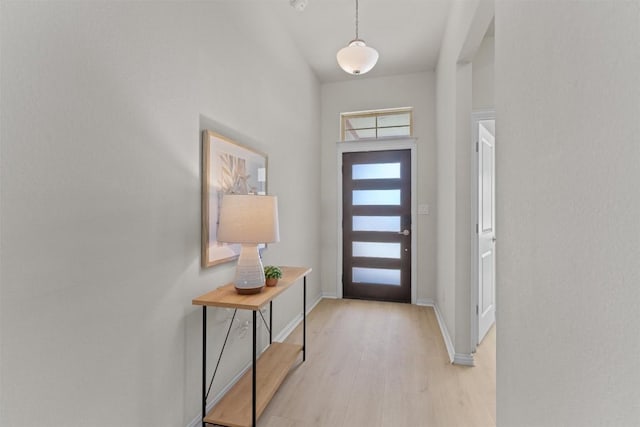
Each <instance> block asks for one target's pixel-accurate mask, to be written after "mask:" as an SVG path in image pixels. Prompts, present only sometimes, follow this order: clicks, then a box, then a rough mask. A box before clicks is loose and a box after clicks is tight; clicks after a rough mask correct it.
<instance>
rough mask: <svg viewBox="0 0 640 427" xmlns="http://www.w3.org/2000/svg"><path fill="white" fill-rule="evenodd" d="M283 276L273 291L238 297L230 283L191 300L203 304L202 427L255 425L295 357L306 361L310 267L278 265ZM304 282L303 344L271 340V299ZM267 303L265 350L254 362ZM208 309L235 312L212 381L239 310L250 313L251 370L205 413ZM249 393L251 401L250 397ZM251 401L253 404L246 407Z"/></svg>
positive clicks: (250, 426)
mask: <svg viewBox="0 0 640 427" xmlns="http://www.w3.org/2000/svg"><path fill="white" fill-rule="evenodd" d="M281 268H282V278H281V279H280V280H279V281H278V284H277V285H276V286H273V287H265V288H264V289H263V290H262V292H260V293H258V294H253V295H240V294H238V293H237V292H236V290H235V288H234V286H233V283H230V284H227V285H225V286H222V287H220V288H218V289H215V290H213V291H211V292H208V293H206V294H204V295H201V296H199V297H198V298H196V299H194V300H193V301H192V304H193V305H201V306H202V427H205V426H206V424H216V425H222V426H228V427H256V422H257V420H258V417H259V416H260V415H261V414H262V412H263V411H264V409H265V408H266V406H267V404H268V403H269V401H270V400H271V398H272V397H273V395H274V394H275V393H276V391H277V390H278V387H280V384H282V381H284V378H285V377H286V376H287V374H288V373H289V369H290V368H291V366H293V364H294V363H295V361H296V359H297V357H298V353H299V352H302V361H304V360H305V359H306V338H307V330H306V329H307V303H306V300H307V275H308V274H309V273H310V272H311V268H307V267H281ZM301 278H302V279H303V300H302V345H296V344H289V343H278V342H272V324H273V310H272V308H273V299H274V298H275V297H277V296H278V295H280V294H281V293H282V292H284V291H285V290H287V289H288V288H289V287H291V286H292V285H293V284H295V283H296V282H297V281H298V280H300V279H301ZM267 303H269V326H268V328H267V329H268V330H269V347H268V348H267V349H266V350H265V351H264V352H263V353H262V354H261V355H260V357H259V358H257V360H256V353H257V346H256V338H257V333H256V324H257V315H258V314H260V317H262V320H263V321H264V322H265V324H266V321H265V319H264V317H263V316H262V312H261V311H260V309H261V308H262V307H264V306H265V305H266V304H267ZM207 307H226V308H233V309H234V312H233V318H232V319H231V324H230V325H229V329H228V330H227V335H226V338H225V340H224V344H223V345H222V351H221V352H220V356H219V357H218V363H217V364H216V368H215V370H214V372H213V377H215V375H216V372H217V370H218V366H219V364H220V359H221V358H222V353H223V352H224V348H225V346H226V344H227V339H228V338H229V332H230V331H231V326H232V325H233V319H234V318H235V315H236V312H237V310H239V309H241V310H251V311H252V312H253V351H252V353H251V354H252V365H251V366H252V368H251V371H247V372H246V373H245V374H244V375H243V376H242V378H241V379H240V380H239V381H238V382H237V383H236V384H235V385H234V386H233V387H232V388H231V390H229V391H228V392H227V394H225V395H224V396H223V397H222V399H220V401H219V402H218V403H217V404H216V406H214V407H213V409H212V410H211V412H209V413H208V414H207V413H206V410H207V397H208V395H209V391H210V390H211V384H212V383H213V377H212V378H211V383H210V384H209V388H208V389H207ZM249 393H251V400H250V401H249V399H248V395H249ZM249 402H251V404H249Z"/></svg>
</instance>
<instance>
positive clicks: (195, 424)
mask: <svg viewBox="0 0 640 427" xmlns="http://www.w3.org/2000/svg"><path fill="white" fill-rule="evenodd" d="M249 368H251V362H249V363H247V365H246V366H245V367H244V368H242V369H241V370H240V372H239V373H238V375H236V376H235V377H233V378H232V379H231V381H229V384H227V385H226V386H224V388H223V389H222V390H220V392H219V393H218V394H216V395H215V397H214V398H213V399H212V400H211V401H210V402H209V403H207V410H206V413H207V414H208V413H209V411H211V410H212V409H213V407H214V406H215V405H216V404H217V403H218V402H219V401H220V399H222V397H223V396H224V395H225V394H227V392H228V391H229V390H231V387H233V386H234V385H235V384H236V383H237V382H238V381H240V378H242V376H243V375H244V373H245V372H247V371H248V370H249ZM200 426H202V415H201V414H199V415H197V416H196V417H195V418H194V419H192V420H191V422H190V423H189V424H187V427H200Z"/></svg>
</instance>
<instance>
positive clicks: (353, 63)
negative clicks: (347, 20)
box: [336, 0, 378, 76]
mask: <svg viewBox="0 0 640 427" xmlns="http://www.w3.org/2000/svg"><path fill="white" fill-rule="evenodd" d="M336 57H337V59H338V65H340V68H342V69H343V70H344V71H346V72H347V73H349V74H353V75H356V76H357V75H360V74H364V73H367V72H369V71H371V69H372V68H373V67H374V66H375V65H376V62H378V51H377V50H375V49H374V48H372V47H369V46H367V45H366V44H365V42H364V40H361V39H360V38H359V37H358V0H356V38H355V39H353V40H351V41H350V42H349V44H348V45H347V47H343V48H342V49H340V50H339V51H338V54H337V55H336Z"/></svg>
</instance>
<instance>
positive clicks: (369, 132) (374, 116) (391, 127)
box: [340, 107, 413, 141]
mask: <svg viewBox="0 0 640 427" xmlns="http://www.w3.org/2000/svg"><path fill="white" fill-rule="evenodd" d="M340 123H341V124H340V138H341V140H342V141H358V140H363V139H364V140H366V139H378V138H394V137H403V136H412V135H413V108H412V107H406V108H392V109H386V110H373V111H357V112H353V113H342V114H340Z"/></svg>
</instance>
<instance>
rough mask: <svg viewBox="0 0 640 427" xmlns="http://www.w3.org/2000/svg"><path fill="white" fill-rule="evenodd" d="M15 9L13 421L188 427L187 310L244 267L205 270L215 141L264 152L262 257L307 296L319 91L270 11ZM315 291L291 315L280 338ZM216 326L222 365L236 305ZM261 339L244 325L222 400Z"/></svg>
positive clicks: (138, 6) (1, 162) (117, 5)
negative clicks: (209, 137) (285, 271)
mask: <svg viewBox="0 0 640 427" xmlns="http://www.w3.org/2000/svg"><path fill="white" fill-rule="evenodd" d="M0 7H1V14H0V15H1V18H0V27H1V32H0V35H1V49H2V64H1V75H2V78H1V85H0V88H1V90H2V100H1V109H2V115H1V121H0V123H1V132H0V136H1V143H2V144H1V146H0V166H1V167H0V170H1V172H0V178H1V187H0V189H1V200H2V205H1V208H0V216H1V222H0V225H1V234H0V248H1V249H0V258H1V260H2V270H1V272H0V283H1V285H2V287H1V288H0V298H1V300H0V302H1V305H0V316H1V318H0V322H1V326H0V338H1V341H0V345H1V353H0V354H1V358H2V363H1V364H0V374H1V377H0V378H1V382H0V390H2V399H1V401H0V411H1V414H0V425H3V426H7V427H21V426H32V425H34V423H37V422H43V423H45V424H46V425H48V426H53V427H56V426H65V427H72V426H88V425H90V426H96V427H97V426H109V427H111V426H141V425H153V426H171V427H175V426H182V425H186V424H187V423H188V422H189V421H191V419H193V417H195V416H196V415H197V414H198V412H199V408H200V406H199V398H200V397H199V396H200V366H201V365H200V363H201V362H200V355H201V349H200V346H201V341H200V336H201V335H200V333H201V330H200V328H201V325H200V316H201V314H200V310H198V309H196V308H195V307H192V306H191V299H192V298H193V297H195V296H198V295H200V294H202V293H204V292H205V291H208V290H210V289H212V288H213V287H215V286H217V285H219V284H222V283H225V282H227V281H228V280H230V279H231V278H232V275H233V270H234V267H233V264H225V265H223V266H220V267H215V268H212V269H207V270H202V269H201V268H200V129H201V128H202V127H211V126H216V127H220V129H218V130H223V131H225V132H226V131H228V132H231V133H233V135H232V136H236V137H238V138H239V140H240V142H245V143H248V144H250V145H252V146H253V147H254V148H256V149H259V150H262V151H265V152H267V153H268V154H269V189H270V192H271V193H273V194H277V195H278V196H279V202H280V215H281V216H280V227H281V228H280V229H281V242H280V243H278V244H274V245H271V247H270V249H269V250H268V251H267V254H266V262H269V263H277V264H290V265H296V264H298V265H308V266H311V267H313V268H314V269H315V272H314V273H312V276H311V277H310V280H309V294H308V298H309V302H310V303H312V302H313V301H315V300H316V299H317V298H318V297H319V296H320V274H319V271H320V269H319V268H318V267H319V259H320V257H319V249H318V248H319V236H318V231H319V230H318V226H317V224H318V222H319V214H318V213H319V203H318V196H317V195H318V193H319V191H320V185H319V183H320V166H319V162H318V159H319V157H320V149H319V147H320V144H319V134H320V126H319V124H318V118H319V117H320V90H319V84H318V82H317V80H316V78H315V76H314V75H313V73H312V72H311V70H310V69H309V67H308V66H307V65H306V64H305V63H304V62H303V60H302V59H301V57H300V55H299V54H298V52H297V50H296V48H295V46H294V44H293V41H292V40H291V39H290V37H289V36H288V35H287V34H285V33H284V32H283V30H282V29H281V28H280V27H279V26H278V25H277V24H275V23H274V21H273V20H272V19H271V18H270V14H269V5H264V6H261V5H258V4H255V3H252V4H246V3H245V4H240V3H239V2H235V3H233V4H229V3H220V2H201V3H195V2H175V3H173V2H160V3H158V2H154V3H149V2H141V3H137V2H126V3H125V2H113V3H107V2H101V3H96V2H90V3H82V2H73V3H67V2H50V3H47V2H15V3H12V2H2V4H1V6H0ZM300 288H301V287H297V289H296V288H294V289H292V290H291V291H289V292H288V293H287V294H285V295H283V296H282V297H281V298H280V299H279V300H278V301H277V302H276V304H275V319H274V320H275V323H276V325H275V326H276V327H275V329H276V333H278V331H279V330H281V329H282V328H283V326H284V325H286V324H287V323H289V322H290V321H291V320H292V319H294V318H295V316H296V315H298V314H299V313H300V309H301V299H302V291H301V289H300ZM210 313H211V314H210V320H211V322H210V325H209V328H210V331H212V334H211V336H210V337H211V342H210V344H211V346H210V354H211V359H210V363H213V361H214V357H215V354H214V353H217V351H218V349H219V348H220V346H221V339H222V330H223V328H224V326H225V325H224V322H225V321H226V320H227V319H228V318H229V312H227V311H226V310H211V311H210ZM248 318H249V316H248V315H247V314H243V315H242V317H241V320H242V321H245V320H247V319H248ZM238 325H241V323H239V324H238ZM216 332H218V333H216ZM248 335H249V336H244V337H243V335H242V334H240V333H239V331H238V329H237V328H235V329H234V333H233V335H232V342H231V347H230V348H229V349H228V352H229V353H228V354H226V356H225V358H224V359H223V371H222V372H221V376H220V378H219V380H218V379H217V380H216V384H215V385H214V392H213V394H215V393H216V392H217V390H218V389H219V388H220V386H221V385H223V384H225V383H226V381H227V380H228V379H230V378H231V377H232V376H233V375H235V374H236V372H237V371H238V369H240V368H241V367H242V366H244V365H245V364H246V363H247V362H249V361H250V352H251V351H250V334H248ZM218 381H219V382H218ZM36 420H40V421H36Z"/></svg>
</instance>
